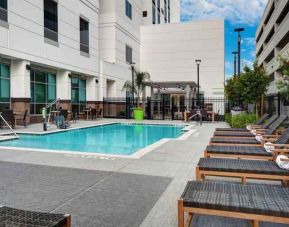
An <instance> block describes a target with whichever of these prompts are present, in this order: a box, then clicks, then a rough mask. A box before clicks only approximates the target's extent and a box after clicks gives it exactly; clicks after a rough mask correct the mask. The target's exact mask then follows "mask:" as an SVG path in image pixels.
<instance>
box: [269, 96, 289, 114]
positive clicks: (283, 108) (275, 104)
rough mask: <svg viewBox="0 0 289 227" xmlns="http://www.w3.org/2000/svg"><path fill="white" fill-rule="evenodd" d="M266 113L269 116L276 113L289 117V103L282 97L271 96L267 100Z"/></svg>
mask: <svg viewBox="0 0 289 227" xmlns="http://www.w3.org/2000/svg"><path fill="white" fill-rule="evenodd" d="M264 109H265V112H266V113H269V114H273V113H276V114H278V115H287V116H289V101H288V100H285V99H284V98H282V97H281V96H280V95H271V96H267V97H266V98H265V106H264Z"/></svg>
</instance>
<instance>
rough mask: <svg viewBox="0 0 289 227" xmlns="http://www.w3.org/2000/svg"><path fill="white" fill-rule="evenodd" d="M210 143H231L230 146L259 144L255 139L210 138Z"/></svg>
mask: <svg viewBox="0 0 289 227" xmlns="http://www.w3.org/2000/svg"><path fill="white" fill-rule="evenodd" d="M211 142H212V143H231V144H260V142H258V141H257V140H255V138H222V137H220V138H217V137H215V138H212V139H211Z"/></svg>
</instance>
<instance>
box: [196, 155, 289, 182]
mask: <svg viewBox="0 0 289 227" xmlns="http://www.w3.org/2000/svg"><path fill="white" fill-rule="evenodd" d="M205 176H221V177H235V178H241V179H242V183H243V184H245V183H246V181H247V179H263V180H272V181H274V180H277V181H281V182H282V183H283V185H286V186H289V171H288V170H285V169H281V168H280V167H279V166H278V165H277V164H276V162H274V161H264V160H244V159H241V160H240V159H229V158H201V159H200V161H199V163H198V165H197V167H196V179H197V180H204V178H205Z"/></svg>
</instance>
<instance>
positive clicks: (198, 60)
mask: <svg viewBox="0 0 289 227" xmlns="http://www.w3.org/2000/svg"><path fill="white" fill-rule="evenodd" d="M195 62H196V64H197V69H198V70H197V72H198V87H197V106H198V107H200V64H201V62H202V60H200V59H197V60H195Z"/></svg>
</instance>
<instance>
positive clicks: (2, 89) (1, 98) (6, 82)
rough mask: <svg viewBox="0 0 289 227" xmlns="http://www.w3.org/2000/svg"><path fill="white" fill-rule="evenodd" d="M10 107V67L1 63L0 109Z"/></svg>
mask: <svg viewBox="0 0 289 227" xmlns="http://www.w3.org/2000/svg"><path fill="white" fill-rule="evenodd" d="M9 108H10V67H9V65H6V64H0V111H2V110H4V109H9Z"/></svg>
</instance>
